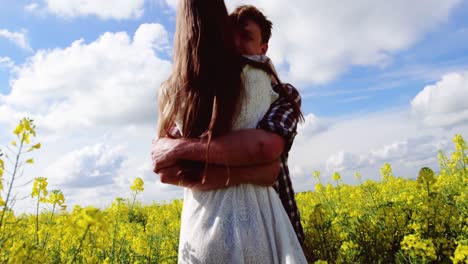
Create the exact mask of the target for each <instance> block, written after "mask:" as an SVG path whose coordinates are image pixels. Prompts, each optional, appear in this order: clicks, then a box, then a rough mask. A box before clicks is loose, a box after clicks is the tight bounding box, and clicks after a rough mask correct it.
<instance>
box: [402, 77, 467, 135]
mask: <svg viewBox="0 0 468 264" xmlns="http://www.w3.org/2000/svg"><path fill="white" fill-rule="evenodd" d="M467 98H468V71H467V72H453V73H449V74H446V75H444V76H443V77H442V80H440V81H439V82H437V83H436V84H434V85H428V86H426V87H424V90H422V91H421V92H420V93H419V94H418V95H416V97H415V98H414V99H413V100H412V101H411V106H412V110H413V114H415V116H417V117H418V118H420V119H421V120H422V121H423V123H424V124H426V125H429V126H443V127H450V126H453V125H456V124H460V123H463V122H466V121H468V99H467Z"/></svg>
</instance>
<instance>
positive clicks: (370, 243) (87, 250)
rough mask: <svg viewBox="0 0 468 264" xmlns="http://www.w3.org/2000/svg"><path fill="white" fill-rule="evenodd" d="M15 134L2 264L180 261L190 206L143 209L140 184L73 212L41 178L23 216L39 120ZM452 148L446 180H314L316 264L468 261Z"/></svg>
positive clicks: (305, 210) (462, 195)
mask: <svg viewBox="0 0 468 264" xmlns="http://www.w3.org/2000/svg"><path fill="white" fill-rule="evenodd" d="M13 134H14V141H12V142H10V143H8V144H7V145H5V146H4V147H2V150H1V152H0V191H1V194H2V195H1V196H0V263H176V262H177V248H178V238H179V228H180V217H181V210H182V205H183V201H182V200H174V201H172V202H170V203H164V204H157V203H155V204H152V205H142V204H141V202H139V201H138V194H140V193H142V192H144V182H143V181H142V180H141V179H140V178H136V179H135V181H134V183H133V185H132V186H129V188H130V189H131V191H132V193H133V195H132V197H128V198H116V199H115V200H114V201H113V203H112V205H111V206H109V207H108V208H105V209H97V208H94V207H80V206H74V207H73V208H72V210H71V212H68V211H67V210H66V197H64V195H63V193H62V191H60V190H48V188H47V184H48V182H47V178H45V177H38V178H34V181H33V182H32V183H31V198H32V201H34V205H35V206H36V213H35V214H17V213H15V211H14V201H15V195H14V188H12V186H14V184H15V180H17V179H18V177H20V173H19V172H20V171H21V169H22V167H23V166H32V164H34V160H33V159H32V158H30V156H31V155H32V152H34V151H35V150H36V149H39V148H41V144H40V143H37V142H34V139H35V137H36V132H35V126H34V124H33V121H32V120H29V119H26V118H25V119H23V120H21V122H20V124H19V125H18V127H17V128H16V129H15V131H13ZM453 142H454V145H455V150H454V152H453V153H451V154H450V155H445V154H444V153H442V152H439V156H438V159H439V168H437V171H439V172H437V173H434V171H433V170H432V169H430V168H421V169H420V171H419V175H415V177H414V178H415V179H404V178H401V177H398V176H396V175H393V173H392V168H391V166H390V164H383V166H382V168H381V170H380V175H381V179H380V180H379V181H371V180H365V181H363V180H361V177H360V175H359V174H358V173H356V175H355V176H356V178H357V179H359V181H360V184H359V185H347V184H345V183H344V182H343V180H342V179H341V175H340V174H338V173H335V174H334V175H333V177H332V178H333V181H334V182H333V184H323V183H321V182H322V181H321V176H320V172H318V171H316V172H313V173H311V177H315V178H316V179H317V180H318V181H319V183H318V184H317V185H316V186H315V190H314V191H309V192H304V193H298V194H297V195H296V198H297V202H298V207H299V210H300V212H301V218H302V224H303V226H304V231H305V234H306V250H307V251H308V252H307V255H310V256H311V258H312V259H311V261H312V263H468V148H467V145H466V142H465V140H464V139H463V138H462V137H461V136H460V135H455V136H454V139H453ZM25 177H28V176H25ZM31 179H32V178H31ZM46 204H47V206H46ZM46 207H47V208H49V209H48V210H45V208H46ZM50 208H52V209H50Z"/></svg>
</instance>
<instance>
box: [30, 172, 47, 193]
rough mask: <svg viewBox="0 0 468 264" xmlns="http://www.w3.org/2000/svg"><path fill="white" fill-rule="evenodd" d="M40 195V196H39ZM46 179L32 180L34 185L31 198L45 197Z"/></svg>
mask: <svg viewBox="0 0 468 264" xmlns="http://www.w3.org/2000/svg"><path fill="white" fill-rule="evenodd" d="M41 193H42V195H41ZM47 193H48V192H47V178H44V177H37V178H35V179H34V185H33V189H32V192H31V197H36V196H39V197H45V196H46V195H47Z"/></svg>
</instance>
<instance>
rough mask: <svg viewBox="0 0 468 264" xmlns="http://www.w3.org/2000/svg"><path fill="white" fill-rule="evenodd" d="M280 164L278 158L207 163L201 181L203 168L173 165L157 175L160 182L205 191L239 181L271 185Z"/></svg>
mask: <svg viewBox="0 0 468 264" xmlns="http://www.w3.org/2000/svg"><path fill="white" fill-rule="evenodd" d="M280 166H281V165H280V162H279V160H276V161H274V162H272V163H268V164H261V165H254V166H248V167H230V168H228V167H226V166H218V165H209V166H208V168H207V170H206V173H205V174H204V176H205V181H204V182H203V183H202V182H201V178H202V176H203V171H204V168H202V169H200V168H192V167H189V166H180V165H175V166H172V167H168V168H165V169H161V171H160V172H159V175H160V177H161V182H162V183H166V184H172V185H179V186H182V187H187V188H191V189H195V190H201V191H207V190H215V189H221V188H225V187H229V186H234V185H238V184H241V183H251V184H255V185H262V186H271V185H272V184H273V183H274V182H275V180H276V177H277V176H278V174H279V170H280Z"/></svg>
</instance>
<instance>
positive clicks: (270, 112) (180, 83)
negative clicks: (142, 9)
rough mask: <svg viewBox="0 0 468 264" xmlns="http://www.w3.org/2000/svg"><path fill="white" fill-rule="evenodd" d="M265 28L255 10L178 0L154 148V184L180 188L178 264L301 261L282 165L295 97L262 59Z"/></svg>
mask: <svg viewBox="0 0 468 264" xmlns="http://www.w3.org/2000/svg"><path fill="white" fill-rule="evenodd" d="M271 27H272V23H271V22H270V21H269V20H268V19H267V18H266V17H265V16H264V15H263V14H262V13H261V12H260V11H259V10H258V9H256V8H255V7H253V6H240V7H238V8H237V9H236V10H234V12H233V13H232V14H231V15H229V14H228V12H227V9H226V6H225V3H224V1H223V0H179V3H178V9H177V17H176V31H175V36H174V60H173V70H172V74H171V75H170V77H169V79H168V80H167V81H166V82H164V83H163V84H162V86H161V88H160V89H159V95H158V105H159V119H158V133H159V135H158V137H159V139H157V140H154V141H153V148H152V159H153V165H154V171H155V172H156V173H158V174H159V175H160V177H161V182H163V183H166V184H173V185H178V186H182V187H185V189H184V204H183V210H182V219H181V229H180V239H179V254H178V262H179V263H216V264H218V263H267V264H270V263H307V261H306V258H305V256H304V251H303V247H304V232H303V230H302V226H301V223H300V218H299V217H300V216H299V211H298V209H297V206H296V201H295V197H294V191H293V188H292V185H291V180H290V176H289V171H288V167H287V158H288V152H289V150H290V148H291V145H292V143H293V140H294V137H295V135H296V127H297V123H298V122H299V121H300V120H302V119H303V116H302V113H301V110H300V103H301V101H300V96H299V93H298V92H297V90H296V89H295V88H294V87H293V86H291V85H290V84H284V83H282V82H281V81H280V80H279V78H278V76H277V74H276V71H275V70H274V67H273V64H272V63H271V62H270V60H269V59H268V57H267V56H266V55H265V53H266V51H267V49H268V41H269V39H270V37H271Z"/></svg>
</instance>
